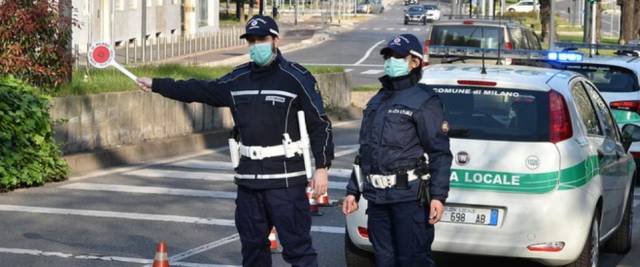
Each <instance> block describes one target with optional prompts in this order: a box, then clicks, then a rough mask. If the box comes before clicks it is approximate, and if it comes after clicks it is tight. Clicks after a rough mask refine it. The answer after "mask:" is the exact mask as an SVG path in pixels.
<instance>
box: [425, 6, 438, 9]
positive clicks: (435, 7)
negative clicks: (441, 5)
mask: <svg viewBox="0 0 640 267" xmlns="http://www.w3.org/2000/svg"><path fill="white" fill-rule="evenodd" d="M424 9H426V10H436V9H438V7H437V6H430V5H425V6H424Z"/></svg>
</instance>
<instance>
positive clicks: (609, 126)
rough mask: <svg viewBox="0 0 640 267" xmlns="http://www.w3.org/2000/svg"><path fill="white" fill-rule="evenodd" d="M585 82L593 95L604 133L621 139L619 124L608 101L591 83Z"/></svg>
mask: <svg viewBox="0 0 640 267" xmlns="http://www.w3.org/2000/svg"><path fill="white" fill-rule="evenodd" d="M583 83H584V87H585V89H586V90H587V93H588V94H589V96H590V97H591V100H592V101H593V106H594V107H595V109H596V113H597V114H598V118H600V121H601V122H602V127H603V132H604V135H605V136H607V137H611V138H613V139H614V140H618V141H619V140H620V136H619V133H618V126H617V125H616V122H615V120H614V119H613V117H612V116H611V111H609V107H608V106H607V102H606V101H604V99H602V96H600V94H599V93H598V90H597V89H596V88H595V87H593V86H592V85H591V84H589V83H585V82H583Z"/></svg>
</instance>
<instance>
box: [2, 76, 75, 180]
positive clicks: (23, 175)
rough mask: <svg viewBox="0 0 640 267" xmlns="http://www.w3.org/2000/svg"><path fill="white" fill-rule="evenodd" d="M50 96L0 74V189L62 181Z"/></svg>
mask: <svg viewBox="0 0 640 267" xmlns="http://www.w3.org/2000/svg"><path fill="white" fill-rule="evenodd" d="M49 107H50V99H49V98H48V97H47V96H44V95H42V93H40V92H39V91H38V90H37V89H35V88H33V87H31V86H30V85H27V84H26V83H24V82H22V81H19V80H17V79H15V78H13V77H0V159H1V160H0V191H7V190H11V189H15V188H18V187H26V186H35V185H42V184H44V183H45V182H50V181H59V180H63V179H64V178H65V177H66V176H67V174H68V169H69V168H68V166H67V164H66V162H65V161H64V160H62V158H61V152H60V149H59V147H58V146H57V145H56V143H55V141H54V138H53V130H52V124H53V123H52V121H51V119H50V116H49Z"/></svg>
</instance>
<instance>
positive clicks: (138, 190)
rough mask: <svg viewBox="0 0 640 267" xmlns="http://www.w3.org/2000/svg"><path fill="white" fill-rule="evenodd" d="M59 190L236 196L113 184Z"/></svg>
mask: <svg viewBox="0 0 640 267" xmlns="http://www.w3.org/2000/svg"><path fill="white" fill-rule="evenodd" d="M60 188H62V189H76V190H87V191H108V192H125V193H138V194H159V195H174V196H187V197H210V198H222V199H236V195H237V194H236V192H224V191H209V190H195V189H176V188H169V187H154V186H132V185H113V184H98V183H72V184H67V185H63V186H60Z"/></svg>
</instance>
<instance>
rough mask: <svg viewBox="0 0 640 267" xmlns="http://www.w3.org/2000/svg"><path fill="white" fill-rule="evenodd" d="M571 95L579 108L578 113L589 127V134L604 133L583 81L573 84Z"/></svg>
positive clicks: (583, 122)
mask: <svg viewBox="0 0 640 267" xmlns="http://www.w3.org/2000/svg"><path fill="white" fill-rule="evenodd" d="M571 95H572V96H573V101H574V102H575V103H576V108H577V109H578V113H579V114H580V118H581V119H582V124H583V125H584V126H585V128H586V129H587V134H589V135H602V130H601V129H600V122H599V121H598V116H597V115H596V111H595V108H594V107H593V105H592V104H591V100H589V95H587V92H586V91H585V90H584V87H583V86H582V83H580V82H576V83H575V84H573V86H571Z"/></svg>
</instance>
